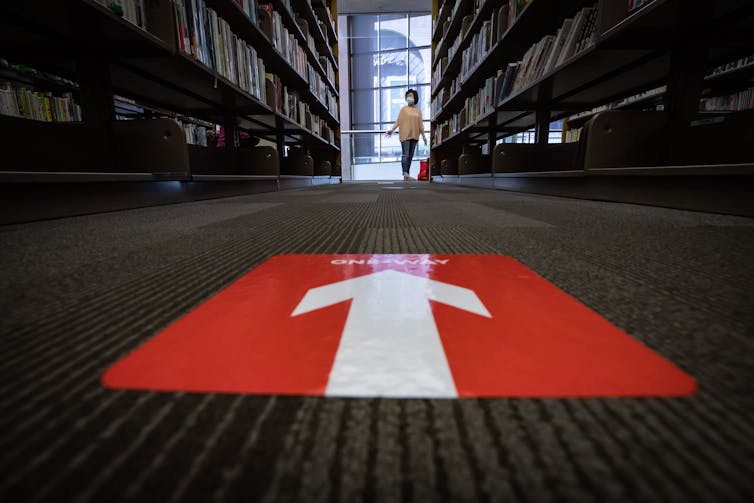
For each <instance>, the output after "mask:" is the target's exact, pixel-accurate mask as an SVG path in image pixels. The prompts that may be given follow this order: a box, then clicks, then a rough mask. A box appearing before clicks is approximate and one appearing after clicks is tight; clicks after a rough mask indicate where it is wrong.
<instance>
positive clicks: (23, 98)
mask: <svg viewBox="0 0 754 503" xmlns="http://www.w3.org/2000/svg"><path fill="white" fill-rule="evenodd" d="M0 115H9V116H11V117H21V118H24V119H31V120H36V121H43V122H80V121H81V107H80V106H79V105H78V104H77V103H76V102H75V100H74V97H73V93H71V92H65V93H61V94H60V95H58V96H56V95H55V94H53V93H51V92H44V91H36V90H32V89H30V88H28V87H26V86H19V85H17V84H14V83H12V82H7V81H2V82H0Z"/></svg>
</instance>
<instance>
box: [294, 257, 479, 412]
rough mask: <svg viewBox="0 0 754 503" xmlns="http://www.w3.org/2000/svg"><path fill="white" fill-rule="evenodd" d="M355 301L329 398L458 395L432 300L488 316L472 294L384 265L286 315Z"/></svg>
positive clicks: (322, 291)
mask: <svg viewBox="0 0 754 503" xmlns="http://www.w3.org/2000/svg"><path fill="white" fill-rule="evenodd" d="M348 299H353V302H352V303H351V309H350V311H349V313H348V319H347V320H346V326H345V328H344V330H343V336H342V337H341V340H340V345H339V347H338V351H337V354H336V355H335V362H334V364H333V367H332V370H331V371H330V379H329V381H328V383H327V392H326V393H327V395H329V396H389V397H435V398H455V397H457V396H458V393H457V391H456V387H455V383H454V382H453V377H452V376H451V373H450V369H449V368H448V360H447V358H446V357H445V351H444V350H443V347H442V342H441V341H440V335H439V333H438V332H437V326H436V325H435V320H434V317H433V316H432V309H431V307H430V304H429V301H430V300H434V301H437V302H441V303H443V304H447V305H449V306H453V307H456V308H459V309H463V310H466V311H470V312H472V313H475V314H478V315H480V316H485V317H487V318H491V316H490V313H489V312H488V311H487V309H486V308H485V307H484V304H482V302H481V301H480V300H479V297H477V295H476V293H474V292H473V291H472V290H469V289H468V288H461V287H458V286H455V285H449V284H447V283H441V282H439V281H434V280H431V279H429V278H422V277H419V276H414V275H412V274H407V273H403V272H399V271H393V270H387V271H381V272H377V273H374V274H370V275H367V276H361V277H358V278H353V279H349V280H345V281H340V282H338V283H333V284H330V285H325V286H321V287H318V288H312V289H311V290H309V291H308V292H307V293H306V295H304V298H303V299H301V302H300V303H299V305H298V306H297V307H296V309H294V311H293V313H292V314H291V316H298V315H300V314H304V313H308V312H310V311H315V310H317V309H322V308H324V307H327V306H331V305H333V304H337V303H339V302H344V301H346V300H348Z"/></svg>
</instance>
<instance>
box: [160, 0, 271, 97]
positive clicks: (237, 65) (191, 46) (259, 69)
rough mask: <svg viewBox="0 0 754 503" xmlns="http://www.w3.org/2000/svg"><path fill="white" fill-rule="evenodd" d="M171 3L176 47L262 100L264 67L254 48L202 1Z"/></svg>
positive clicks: (189, 0) (186, 0) (177, 1)
mask: <svg viewBox="0 0 754 503" xmlns="http://www.w3.org/2000/svg"><path fill="white" fill-rule="evenodd" d="M173 2H174V6H175V9H174V13H175V17H176V24H177V26H178V46H179V49H180V50H181V51H182V52H184V53H185V54H187V55H190V56H192V57H194V58H195V59H197V60H199V61H201V62H202V63H204V65H206V66H207V67H209V68H212V69H214V70H215V71H216V72H217V73H218V74H220V75H221V76H223V77H225V78H226V79H228V80H229V81H231V82H233V83H234V84H237V85H238V86H239V87H240V88H241V89H243V90H244V91H246V92H248V93H249V94H251V95H252V96H255V97H256V98H258V99H260V100H262V101H264V75H265V66H264V61H263V60H262V58H261V57H259V56H258V55H257V51H256V49H254V47H252V46H251V45H250V44H248V43H247V42H246V41H245V40H243V39H242V38H240V37H239V36H238V35H236V34H235V33H234V32H233V31H232V30H231V28H230V25H229V24H228V22H227V21H225V20H224V19H223V18H221V17H220V16H218V14H217V12H216V11H215V10H214V9H211V8H209V7H207V5H206V0H173Z"/></svg>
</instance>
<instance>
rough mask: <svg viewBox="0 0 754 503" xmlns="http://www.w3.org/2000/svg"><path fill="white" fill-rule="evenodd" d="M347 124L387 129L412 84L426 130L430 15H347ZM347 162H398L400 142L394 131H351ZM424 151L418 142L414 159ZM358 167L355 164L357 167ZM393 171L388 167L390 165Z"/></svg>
mask: <svg viewBox="0 0 754 503" xmlns="http://www.w3.org/2000/svg"><path fill="white" fill-rule="evenodd" d="M348 23H349V37H350V44H349V47H350V54H349V56H350V63H351V67H350V80H351V82H350V84H351V87H350V89H351V90H350V98H351V107H350V108H351V124H352V129H355V130H379V131H386V130H387V129H389V128H390V127H392V125H393V123H394V122H395V120H396V119H397V118H398V113H399V112H400V110H401V108H402V107H404V106H405V105H406V91H407V90H408V89H409V88H411V89H416V90H417V92H418V93H419V103H418V106H419V107H420V108H421V111H422V115H423V117H424V119H425V123H424V129H425V131H426V134H427V136H429V130H430V124H429V118H430V101H431V96H430V82H431V48H430V44H431V36H432V26H431V25H432V21H431V16H430V15H429V14H425V13H419V14H411V15H409V14H385V15H379V16H374V15H354V16H349V18H348ZM350 141H351V145H352V156H353V158H352V164H353V165H358V164H360V165H361V168H364V169H373V168H375V169H377V167H378V166H380V164H379V163H387V164H384V166H388V167H389V166H393V165H395V166H397V167H398V168H397V170H396V173H398V174H400V158H401V146H400V140H399V137H398V135H397V134H395V135H393V136H392V137H391V138H387V137H386V136H385V135H383V134H372V133H361V134H352V135H351V140H350ZM428 156H429V151H428V149H427V148H426V147H424V146H423V144H421V142H420V144H419V146H418V148H417V152H416V158H417V159H424V158H426V157H428ZM361 168H360V169H361ZM390 169H391V170H393V168H392V167H391V168H390ZM391 172H392V171H391Z"/></svg>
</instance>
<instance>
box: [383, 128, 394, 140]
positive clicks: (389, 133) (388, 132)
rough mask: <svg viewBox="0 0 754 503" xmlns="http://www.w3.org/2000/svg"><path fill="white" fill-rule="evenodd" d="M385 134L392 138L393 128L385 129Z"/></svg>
mask: <svg viewBox="0 0 754 503" xmlns="http://www.w3.org/2000/svg"><path fill="white" fill-rule="evenodd" d="M385 134H386V135H387V137H388V138H390V137H391V136H393V130H392V129H388V130H387V131H385Z"/></svg>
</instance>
